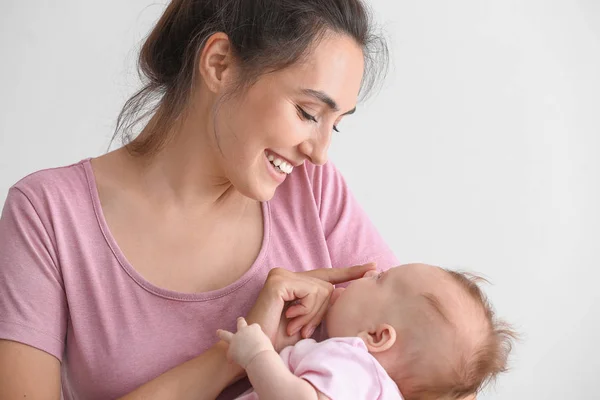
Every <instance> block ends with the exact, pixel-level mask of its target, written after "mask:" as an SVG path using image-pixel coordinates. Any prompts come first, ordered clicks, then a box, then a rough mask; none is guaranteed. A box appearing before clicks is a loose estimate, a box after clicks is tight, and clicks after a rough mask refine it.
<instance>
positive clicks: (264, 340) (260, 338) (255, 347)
mask: <svg viewBox="0 0 600 400" xmlns="http://www.w3.org/2000/svg"><path fill="white" fill-rule="evenodd" d="M217 335H218V336H219V338H220V339H221V340H224V341H225V342H227V343H228V344H229V350H228V351H227V357H228V358H229V360H230V361H231V360H232V361H234V362H236V363H237V364H239V365H240V366H241V367H242V368H244V369H246V367H248V365H249V364H250V363H251V362H252V360H254V358H255V357H256V356H257V355H258V354H259V353H262V352H263V351H275V349H274V348H273V344H271V340H270V339H269V337H268V336H267V335H265V333H264V332H263V331H262V329H261V328H260V325H258V324H251V325H248V324H247V323H246V320H245V319H244V318H243V317H239V318H238V320H237V333H235V334H234V333H231V332H228V331H225V330H222V329H219V330H218V331H217Z"/></svg>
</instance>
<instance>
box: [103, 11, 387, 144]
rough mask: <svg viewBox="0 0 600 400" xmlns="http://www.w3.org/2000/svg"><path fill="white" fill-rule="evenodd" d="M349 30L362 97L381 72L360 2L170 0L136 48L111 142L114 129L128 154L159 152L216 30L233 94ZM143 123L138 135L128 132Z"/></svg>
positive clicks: (379, 42)
mask: <svg viewBox="0 0 600 400" xmlns="http://www.w3.org/2000/svg"><path fill="white" fill-rule="evenodd" d="M328 31H331V32H335V33H339V34H344V35H348V36H349V37H351V38H353V39H354V40H355V41H356V42H357V43H358V44H359V45H360V46H361V47H362V48H363V51H364V55H365V62H366V64H365V71H366V73H365V76H364V78H363V85H362V90H361V94H362V95H364V94H365V93H366V92H368V91H370V90H371V89H372V88H373V86H374V84H375V83H376V82H377V80H378V79H377V78H379V77H381V76H383V75H384V74H385V72H386V70H387V62H388V52H387V47H386V44H385V41H384V40H383V39H382V38H381V37H380V36H377V35H375V34H373V32H372V21H371V18H370V15H369V12H368V10H367V8H366V6H365V5H364V4H363V3H362V1H361V0H172V1H171V3H169V5H168V6H167V8H166V10H165V11H164V13H163V14H162V16H161V18H160V19H159V21H158V23H157V24H156V26H155V27H154V29H153V30H152V31H151V33H150V34H149V36H148V38H147V39H146V41H145V43H144V44H143V46H142V49H141V52H140V56H139V60H138V70H139V72H140V76H141V78H142V80H143V83H144V85H143V87H142V88H141V89H140V90H139V91H138V92H137V93H136V94H134V95H133V96H132V97H131V98H130V99H129V100H128V101H127V102H126V103H125V105H124V107H123V109H122V110H121V113H120V114H119V118H118V120H117V127H116V130H115V134H114V136H113V140H114V139H115V138H116V137H117V136H118V135H119V134H120V135H121V136H122V139H123V142H124V143H126V144H128V145H127V147H128V149H129V151H130V152H131V153H132V154H138V155H143V154H154V153H156V152H157V151H159V150H160V149H161V147H162V146H163V145H164V143H165V142H166V140H168V132H169V130H170V128H171V127H172V125H173V123H174V122H175V121H177V119H178V118H179V117H180V115H181V114H182V113H183V111H184V110H185V106H186V104H187V102H188V99H189V95H190V94H191V90H192V87H193V82H194V79H195V71H196V69H197V61H198V57H199V55H200V54H201V51H202V49H203V46H204V44H205V42H206V40H207V39H208V38H209V37H210V36H211V35H212V34H214V33H217V32H223V33H225V34H226V35H227V36H228V37H229V40H230V41H231V45H232V49H233V53H234V56H235V57H236V58H237V60H238V61H239V69H240V76H239V82H238V84H237V85H236V86H235V91H236V92H239V91H240V90H242V89H244V88H248V87H249V86H251V85H252V84H253V83H255V82H256V80H257V79H258V78H259V77H260V76H261V75H263V74H265V73H269V72H273V71H277V70H281V69H284V68H286V67H288V66H290V65H292V64H294V63H296V62H298V61H300V60H301V59H302V58H303V57H305V56H306V55H307V53H308V51H309V49H310V47H311V45H313V44H314V43H315V42H317V41H318V40H319V39H320V38H322V37H323V35H324V34H325V33H326V32H328ZM149 117H151V119H150V120H149V122H147V123H148V125H147V126H146V128H145V129H146V130H147V132H145V133H146V134H145V135H144V138H143V140H140V139H138V140H135V141H133V137H134V136H135V135H134V130H135V128H136V126H138V125H139V124H140V123H142V122H143V121H147V120H148V119H149Z"/></svg>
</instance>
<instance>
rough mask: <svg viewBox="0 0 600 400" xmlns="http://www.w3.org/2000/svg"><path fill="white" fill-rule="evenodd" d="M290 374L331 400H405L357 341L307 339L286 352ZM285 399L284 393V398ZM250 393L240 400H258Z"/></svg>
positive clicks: (282, 396)
mask: <svg viewBox="0 0 600 400" xmlns="http://www.w3.org/2000/svg"><path fill="white" fill-rule="evenodd" d="M280 356H281V359H282V360H283V362H284V363H285V365H286V366H287V367H288V368H289V369H290V371H291V372H292V373H293V374H294V375H296V376H297V377H299V378H302V379H305V380H307V381H308V382H310V383H311V385H313V386H314V387H315V388H316V389H317V390H318V391H320V392H321V393H323V394H324V395H325V396H327V397H329V398H330V399H331V400H349V399H357V400H402V395H401V394H400V391H399V390H398V386H396V383H395V382H394V381H393V380H392V378H390V376H389V375H388V374H387V372H386V371H385V370H384V369H383V367H382V366H381V364H379V362H377V360H376V359H375V357H373V356H372V355H371V354H370V353H369V351H368V350H367V346H365V343H364V342H363V341H362V340H361V339H360V338H357V337H345V338H331V339H327V340H324V341H322V342H320V343H319V342H316V341H314V340H313V339H304V340H301V341H299V342H298V343H296V345H294V346H289V347H286V348H285V349H283V350H282V351H281V353H280ZM281 398H282V399H285V398H286V396H285V393H282V395H281ZM258 399H259V397H258V395H257V394H256V393H254V392H251V393H248V394H245V395H243V396H241V397H239V398H238V400H258Z"/></svg>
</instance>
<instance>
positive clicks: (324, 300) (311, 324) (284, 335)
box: [246, 263, 375, 351]
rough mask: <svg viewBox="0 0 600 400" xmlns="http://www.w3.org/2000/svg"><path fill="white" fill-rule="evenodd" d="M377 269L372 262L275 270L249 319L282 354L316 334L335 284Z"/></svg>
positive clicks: (357, 277)
mask: <svg viewBox="0 0 600 400" xmlns="http://www.w3.org/2000/svg"><path fill="white" fill-rule="evenodd" d="M374 269H375V264H373V263H369V264H364V265H357V266H354V267H349V268H321V269H315V270H312V271H306V272H292V271H288V270H286V269H282V268H275V269H273V270H271V271H270V272H269V275H268V277H267V280H266V282H265V285H264V287H263V289H262V290H261V292H260V294H259V296H258V299H257V301H256V303H255V305H254V307H253V308H252V310H251V311H250V313H249V314H248V316H247V318H246V319H247V321H248V323H249V324H252V323H258V324H259V325H260V326H261V328H262V330H263V331H264V332H265V333H266V334H267V336H268V337H269V338H270V339H271V342H272V343H273V346H274V347H275V350H277V351H280V350H281V349H283V348H284V347H285V346H288V345H291V344H294V343H296V342H297V341H298V340H300V339H301V338H308V337H310V336H311V335H312V334H313V332H314V330H315V329H316V327H317V326H318V325H319V324H320V323H321V320H322V319H323V317H324V315H325V312H326V311H327V308H328V306H329V303H330V299H331V295H332V293H333V292H334V286H333V285H336V284H340V283H345V282H349V281H352V280H355V279H359V278H362V277H363V276H364V275H365V274H368V273H369V272H370V271H373V270H374Z"/></svg>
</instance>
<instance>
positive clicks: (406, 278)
mask: <svg viewBox="0 0 600 400" xmlns="http://www.w3.org/2000/svg"><path fill="white" fill-rule="evenodd" d="M326 326H327V333H328V335H329V336H330V337H345V336H358V337H360V338H362V339H363V340H364V342H365V344H366V345H367V348H368V349H369V351H370V352H371V354H373V356H374V357H375V358H377V360H378V361H379V362H380V363H381V365H382V366H383V367H384V368H385V369H386V371H387V372H388V374H389V375H390V376H391V377H392V378H393V379H394V380H395V382H396V383H397V384H398V387H399V388H400V390H401V392H402V394H403V396H404V397H405V398H406V399H407V400H413V399H419V400H425V399H439V398H449V399H452V398H461V397H464V396H465V395H468V394H472V393H476V392H477V391H479V390H480V389H481V387H482V386H483V385H484V384H485V383H486V382H488V381H489V380H490V379H493V378H494V377H495V376H496V375H497V374H498V373H500V372H503V371H505V370H506V362H507V356H508V353H509V351H510V348H511V339H512V338H513V337H514V334H513V333H512V332H511V331H510V329H508V328H507V326H506V325H505V324H503V323H501V322H498V321H496V319H495V318H494V314H493V311H492V309H491V307H490V305H489V303H488V302H487V300H486V298H485V296H484V294H483V293H482V292H481V290H480V289H479V287H478V286H477V284H476V282H475V280H474V279H472V278H470V277H468V276H467V275H463V274H460V273H457V272H452V271H447V270H444V269H442V268H438V267H434V266H430V265H425V264H410V265H403V266H400V267H396V268H392V269H390V270H388V271H386V272H383V273H372V274H369V276H367V277H365V278H363V279H359V280H357V281H354V282H352V283H351V284H350V285H348V287H347V288H346V289H345V290H343V291H339V290H338V291H336V293H335V296H334V298H333V299H332V305H331V307H330V309H329V311H328V313H327V316H326Z"/></svg>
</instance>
